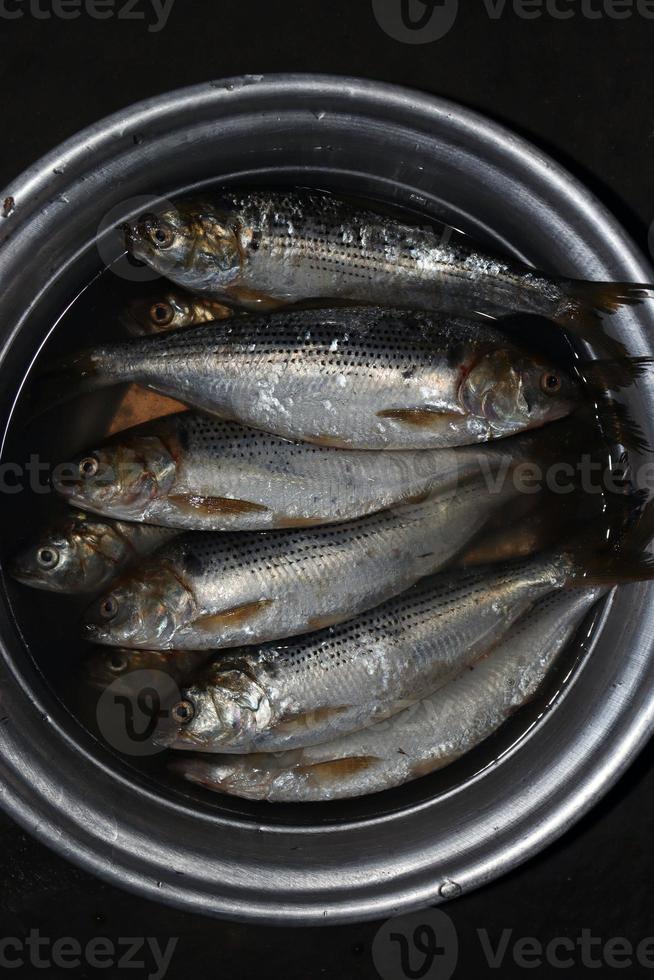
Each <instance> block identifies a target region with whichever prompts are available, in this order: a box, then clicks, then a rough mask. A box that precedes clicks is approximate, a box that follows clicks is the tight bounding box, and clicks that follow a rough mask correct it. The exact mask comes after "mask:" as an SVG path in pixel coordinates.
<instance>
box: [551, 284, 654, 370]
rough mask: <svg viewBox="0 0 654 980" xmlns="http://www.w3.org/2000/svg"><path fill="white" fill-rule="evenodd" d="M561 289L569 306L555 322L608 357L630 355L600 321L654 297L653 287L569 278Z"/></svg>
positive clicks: (556, 317)
mask: <svg viewBox="0 0 654 980" xmlns="http://www.w3.org/2000/svg"><path fill="white" fill-rule="evenodd" d="M562 286H563V289H564V292H565V293H566V295H567V297H568V303H567V304H566V306H565V308H564V309H563V310H562V311H561V312H560V313H559V314H558V315H557V316H555V317H554V319H555V320H556V322H557V323H559V324H560V325H561V326H563V327H567V328H568V329H569V330H570V332H571V333H574V334H576V335H577V336H578V337H580V338H581V339H582V340H585V341H587V342H588V343H589V344H591V345H592V346H594V347H596V348H597V349H603V350H604V351H605V352H606V353H607V355H609V356H612V357H624V356H626V355H627V353H628V352H627V349H626V347H625V346H624V344H622V343H621V342H620V341H619V340H615V339H614V338H612V337H609V336H608V334H606V333H605V332H604V330H603V328H602V324H601V318H602V316H603V315H608V316H611V315H612V314H613V313H616V312H617V311H618V310H620V309H622V308H623V307H628V306H635V305H637V304H638V303H642V302H643V300H645V299H648V298H649V297H652V296H654V286H652V285H650V284H647V283H630V282H587V281H585V280H583V279H569V280H566V281H565V282H563V283H562Z"/></svg>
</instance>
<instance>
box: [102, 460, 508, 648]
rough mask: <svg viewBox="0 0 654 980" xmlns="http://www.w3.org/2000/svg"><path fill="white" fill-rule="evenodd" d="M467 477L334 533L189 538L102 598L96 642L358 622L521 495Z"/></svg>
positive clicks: (210, 641) (288, 631)
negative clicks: (493, 489) (490, 489)
mask: <svg viewBox="0 0 654 980" xmlns="http://www.w3.org/2000/svg"><path fill="white" fill-rule="evenodd" d="M515 493H516V491H515V490H514V488H513V485H512V484H511V483H510V482H509V484H508V485H507V486H506V487H505V488H504V489H503V490H501V491H499V492H497V493H491V492H488V491H487V490H486V486H485V483H484V481H483V479H482V480H471V481H470V482H468V483H466V484H462V485H461V486H460V487H456V488H454V489H453V490H452V491H445V492H443V493H441V494H438V495H435V496H433V497H428V498H427V499H425V500H424V501H422V502H419V503H414V504H406V505H403V506H401V507H397V508H391V509H390V510H387V511H384V512H381V513H379V514H372V515H370V516H369V517H364V518H362V519H360V520H358V521H350V522H346V523H344V524H338V525H334V526H331V527H330V526H328V527H315V528H304V529H291V530H283V531H269V532H264V533H250V532H243V533H234V534H231V533H222V534H221V533H213V532H207V533H200V532H191V533H190V534H187V535H183V536H182V537H180V538H178V539H177V540H176V541H173V542H172V544H171V545H170V546H168V547H164V548H162V549H160V550H159V551H158V552H157V553H156V554H155V555H154V556H152V558H151V559H149V560H146V561H144V562H142V563H141V564H140V565H139V566H138V567H137V568H136V569H134V570H133V571H132V572H131V573H130V574H128V575H125V576H124V577H123V578H122V579H121V580H120V582H118V583H117V584H116V585H115V586H114V587H113V588H112V589H111V591H110V592H108V593H105V594H104V595H103V596H101V597H100V598H99V599H98V600H97V601H95V602H94V603H93V604H92V605H91V607H90V608H89V610H88V611H87V614H86V616H85V620H84V633H85V636H86V637H87V639H90V640H91V641H93V642H95V643H100V644H108V645H110V646H127V647H135V648H143V649H152V650H167V649H168V650H169V649H180V650H205V649H221V648H226V647H238V646H241V645H252V644H258V643H263V642H266V641H270V640H275V639H280V638H285V637H290V636H294V635H297V634H300V633H307V632H312V631H317V630H320V629H322V628H324V627H326V626H329V625H333V624H335V623H339V622H343V621H344V620H347V619H351V618H353V617H354V616H356V615H358V614H359V613H361V612H363V611H365V610H367V609H371V608H372V607H374V606H376V605H379V604H380V603H381V602H383V601H384V600H385V599H389V598H390V597H392V596H394V595H397V594H399V593H400V592H402V591H404V590H405V589H407V588H409V587H410V586H411V585H413V584H414V583H415V582H417V581H418V580H419V579H420V578H422V577H424V576H426V575H430V574H432V573H433V572H435V571H436V570H437V569H439V568H441V567H442V566H443V565H444V564H445V563H446V562H448V561H449V560H450V559H452V558H453V557H454V555H456V554H457V553H458V552H459V551H460V550H461V548H463V547H465V545H466V544H467V542H468V541H469V540H470V539H471V538H472V537H473V536H474V535H475V534H476V533H478V532H479V531H480V530H481V529H482V528H483V526H484V524H485V523H486V521H487V520H488V518H489V516H490V515H491V514H492V513H493V512H494V511H495V510H496V509H497V508H498V507H499V506H501V505H502V504H505V503H508V502H509V501H510V500H511V499H513V497H514V496H515Z"/></svg>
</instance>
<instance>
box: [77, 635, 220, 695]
mask: <svg viewBox="0 0 654 980" xmlns="http://www.w3.org/2000/svg"><path fill="white" fill-rule="evenodd" d="M210 656H211V653H210V651H193V650H167V651H162V650H127V649H120V648H116V649H111V650H109V649H107V648H106V647H103V648H101V649H98V650H93V651H92V652H91V653H90V654H89V655H88V656H87V657H86V658H85V659H84V661H83V663H82V669H81V677H82V681H83V683H84V685H85V686H86V687H87V688H90V689H93V690H95V691H99V692H102V691H105V690H106V689H107V688H108V687H111V689H112V690H114V691H116V692H117V693H121V692H122V693H126V694H132V693H133V687H131V686H130V684H129V678H130V677H131V676H133V675H134V673H136V671H145V672H146V673H148V674H154V673H156V672H158V671H160V672H163V673H164V674H167V675H168V677H170V678H171V679H172V680H173V681H174V682H175V684H177V685H181V684H185V683H189V682H190V681H191V679H192V678H193V677H194V675H195V674H196V673H197V672H198V671H199V669H200V668H201V667H203V666H204V664H205V663H206V662H207V660H208V659H209V657H210ZM125 679H127V683H125V684H121V682H122V681H125Z"/></svg>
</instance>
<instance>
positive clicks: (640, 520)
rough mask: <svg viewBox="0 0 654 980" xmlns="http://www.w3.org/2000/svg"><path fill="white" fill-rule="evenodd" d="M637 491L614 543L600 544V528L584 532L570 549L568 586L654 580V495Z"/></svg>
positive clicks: (627, 502) (579, 586) (628, 505)
mask: <svg viewBox="0 0 654 980" xmlns="http://www.w3.org/2000/svg"><path fill="white" fill-rule="evenodd" d="M646 498H647V494H646V492H643V491H642V490H635V491H634V492H633V493H631V494H629V496H628V498H627V501H626V503H625V507H624V511H623V524H622V527H621V528H620V529H619V530H618V532H617V537H616V540H615V541H614V542H613V543H609V544H605V546H604V547H600V548H598V547H596V545H597V531H596V530H595V529H591V530H590V531H589V532H588V533H587V534H583V535H581V536H580V537H579V538H578V539H577V541H576V542H575V543H574V544H573V545H572V546H571V547H570V549H569V550H568V558H569V559H571V568H572V572H571V574H570V577H569V579H568V580H567V582H566V586H567V587H568V588H584V589H585V588H590V587H593V586H609V585H625V584H628V583H631V582H646V581H651V580H653V579H654V555H652V554H651V553H650V551H649V550H648V549H649V547H650V545H651V543H652V539H654V498H651V499H649V500H647V499H646Z"/></svg>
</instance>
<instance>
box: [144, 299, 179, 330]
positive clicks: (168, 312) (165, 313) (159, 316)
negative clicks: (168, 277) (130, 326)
mask: <svg viewBox="0 0 654 980" xmlns="http://www.w3.org/2000/svg"><path fill="white" fill-rule="evenodd" d="M174 316H175V311H174V309H173V308H172V306H171V305H170V303H155V304H154V306H152V307H151V308H150V319H151V320H152V322H153V323H154V325H155V326H157V327H167V326H168V325H169V324H171V323H172V322H173V317H174Z"/></svg>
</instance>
